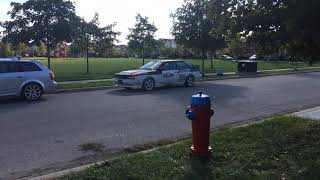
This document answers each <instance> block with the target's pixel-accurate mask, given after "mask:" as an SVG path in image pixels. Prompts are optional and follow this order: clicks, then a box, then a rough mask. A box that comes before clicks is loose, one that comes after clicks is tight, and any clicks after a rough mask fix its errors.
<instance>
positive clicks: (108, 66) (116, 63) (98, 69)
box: [32, 58, 308, 81]
mask: <svg viewBox="0 0 320 180" xmlns="http://www.w3.org/2000/svg"><path fill="white" fill-rule="evenodd" d="M32 59H34V60H40V61H41V62H42V63H43V64H44V65H47V59H46V58H32ZM149 61H150V60H146V62H149ZM184 61H186V62H189V63H192V64H194V65H199V66H200V67H201V60H199V59H185V60H184ZM141 65H142V60H141V59H128V58H108V59H107V58H90V59H89V70H90V73H89V74H86V59H84V58H52V60H51V69H52V70H53V71H54V72H55V75H56V80H57V81H73V80H87V79H105V78H112V77H113V75H114V74H115V73H117V72H120V71H123V70H129V69H135V68H138V67H140V66H141ZM307 66H308V65H307V64H305V63H299V67H300V68H301V67H307ZM210 67H211V63H210V60H205V69H204V72H205V73H213V72H214V70H213V69H211V68H210ZM214 67H223V68H224V70H225V72H236V71H237V63H236V62H232V61H219V60H215V61H214ZM293 67H294V66H293V65H292V64H291V62H259V63H258V69H259V70H260V71H261V70H272V69H290V68H293Z"/></svg>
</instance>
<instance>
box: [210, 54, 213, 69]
mask: <svg viewBox="0 0 320 180" xmlns="http://www.w3.org/2000/svg"><path fill="white" fill-rule="evenodd" d="M210 61H211V69H213V57H212V56H210Z"/></svg>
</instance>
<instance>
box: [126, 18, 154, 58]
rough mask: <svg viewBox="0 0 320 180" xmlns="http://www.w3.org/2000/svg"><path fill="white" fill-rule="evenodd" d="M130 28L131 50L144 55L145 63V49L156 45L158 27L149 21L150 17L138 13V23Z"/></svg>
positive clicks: (128, 37) (129, 44)
mask: <svg viewBox="0 0 320 180" xmlns="http://www.w3.org/2000/svg"><path fill="white" fill-rule="evenodd" d="M129 30H130V34H129V35H128V36H127V39H128V40H129V42H128V46H129V50H131V51H134V52H136V53H138V54H140V55H141V56H142V57H143V64H144V54H145V49H146V47H154V46H155V45H156V41H155V39H154V35H155V33H156V32H157V30H158V29H157V27H156V26H155V25H154V23H150V22H149V18H148V17H143V16H141V15H140V14H137V16H136V24H135V25H134V27H133V28H130V29H129ZM151 49H152V48H151Z"/></svg>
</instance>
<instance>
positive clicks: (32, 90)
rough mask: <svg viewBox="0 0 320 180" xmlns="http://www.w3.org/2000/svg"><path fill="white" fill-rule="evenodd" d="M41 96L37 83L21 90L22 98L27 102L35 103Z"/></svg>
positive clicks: (40, 88) (41, 92)
mask: <svg viewBox="0 0 320 180" xmlns="http://www.w3.org/2000/svg"><path fill="white" fill-rule="evenodd" d="M42 94H43V91H42V87H41V86H40V85H39V84H37V83H30V84H27V85H26V86H25V87H24V88H23V90H22V97H23V98H24V99H26V100H28V101H37V100H39V99H40V98H41V96H42Z"/></svg>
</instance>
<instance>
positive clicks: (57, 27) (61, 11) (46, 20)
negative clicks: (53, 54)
mask: <svg viewBox="0 0 320 180" xmlns="http://www.w3.org/2000/svg"><path fill="white" fill-rule="evenodd" d="M11 7H12V10H11V11H9V12H8V14H9V15H10V17H11V20H10V21H5V22H4V23H3V24H2V26H3V27H4V28H5V31H4V34H5V38H4V40H5V41H8V42H11V43H13V44H19V43H21V42H22V43H26V44H37V45H40V43H44V44H45V45H46V46H47V49H48V50H47V51H48V61H49V62H48V64H49V68H50V49H51V48H53V47H54V46H55V45H56V44H57V43H59V42H61V41H66V42H70V41H71V33H72V26H71V22H72V21H73V20H74V18H75V17H76V14H75V7H74V4H73V3H72V2H71V1H68V0H28V1H26V2H24V3H15V2H12V3H11Z"/></svg>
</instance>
